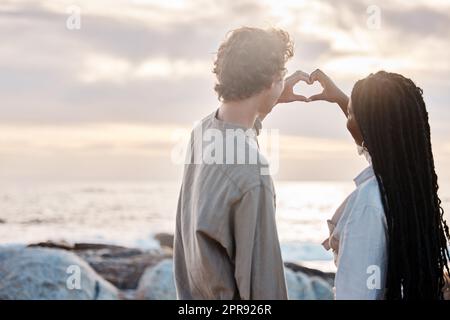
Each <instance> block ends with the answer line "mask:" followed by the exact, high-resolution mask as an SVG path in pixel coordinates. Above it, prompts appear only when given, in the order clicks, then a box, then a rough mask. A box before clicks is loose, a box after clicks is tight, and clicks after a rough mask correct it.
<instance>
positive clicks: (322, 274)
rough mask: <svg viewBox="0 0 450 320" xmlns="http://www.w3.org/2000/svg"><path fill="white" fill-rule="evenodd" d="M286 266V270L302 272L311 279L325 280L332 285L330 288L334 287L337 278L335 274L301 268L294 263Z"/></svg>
mask: <svg viewBox="0 0 450 320" xmlns="http://www.w3.org/2000/svg"><path fill="white" fill-rule="evenodd" d="M284 266H285V267H286V268H289V269H291V270H292V271H294V272H301V273H303V274H306V275H307V276H310V277H319V278H322V279H323V280H325V281H326V282H328V284H330V286H334V277H335V273H334V272H323V271H320V270H317V269H311V268H307V267H304V266H301V265H299V264H296V263H293V262H285V263H284Z"/></svg>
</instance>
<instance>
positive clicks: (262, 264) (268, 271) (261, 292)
mask: <svg viewBox="0 0 450 320" xmlns="http://www.w3.org/2000/svg"><path fill="white" fill-rule="evenodd" d="M233 220H234V221H233V228H234V237H235V239H234V240H235V241H234V242H235V279H236V284H237V287H238V290H239V295H240V298H241V299H244V300H249V299H252V300H256V299H261V300H269V299H271V300H276V299H287V290H286V281H285V277H284V267H283V261H282V258H281V250H280V244H279V240H278V234H277V229H276V223H275V199H274V195H273V193H272V192H271V191H270V190H268V189H267V188H266V187H264V186H258V187H255V188H253V189H251V190H250V191H247V192H246V193H245V194H244V196H243V197H242V199H241V201H240V202H239V203H238V204H237V205H236V206H235V211H234V219H233Z"/></svg>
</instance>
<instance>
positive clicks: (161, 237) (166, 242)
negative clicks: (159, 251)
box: [155, 233, 173, 249]
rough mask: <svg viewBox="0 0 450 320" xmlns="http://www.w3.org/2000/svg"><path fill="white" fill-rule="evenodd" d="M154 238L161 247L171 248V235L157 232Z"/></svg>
mask: <svg viewBox="0 0 450 320" xmlns="http://www.w3.org/2000/svg"><path fill="white" fill-rule="evenodd" d="M155 239H156V240H158V241H159V244H160V245H161V247H167V248H170V249H173V235H172V234H168V233H158V234H156V235H155Z"/></svg>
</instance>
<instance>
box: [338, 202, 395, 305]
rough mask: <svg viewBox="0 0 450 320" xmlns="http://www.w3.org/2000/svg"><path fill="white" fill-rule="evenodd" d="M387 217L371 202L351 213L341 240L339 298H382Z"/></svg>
mask: <svg viewBox="0 0 450 320" xmlns="http://www.w3.org/2000/svg"><path fill="white" fill-rule="evenodd" d="M358 211H359V212H358ZM384 219H385V217H384V213H383V212H382V211H381V210H380V209H379V208H376V207H372V206H366V207H364V208H363V209H361V208H360V209H359V210H358V209H356V208H355V209H354V211H353V212H351V213H350V216H349V218H348V220H347V222H346V224H345V226H344V227H343V230H342V232H341V236H340V241H339V252H338V264H337V265H338V269H337V273H336V280H335V287H336V299H337V300H343V299H346V300H377V299H383V297H384V286H385V275H386V262H387V257H386V243H387V241H386V224H385V220H384Z"/></svg>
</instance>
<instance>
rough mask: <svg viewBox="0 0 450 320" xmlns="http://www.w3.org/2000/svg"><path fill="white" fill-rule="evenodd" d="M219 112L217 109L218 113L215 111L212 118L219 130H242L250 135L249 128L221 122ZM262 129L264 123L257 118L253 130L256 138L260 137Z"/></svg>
mask: <svg viewBox="0 0 450 320" xmlns="http://www.w3.org/2000/svg"><path fill="white" fill-rule="evenodd" d="M218 112H219V109H217V110H216V111H214V112H213V113H212V114H211V116H212V121H213V123H214V124H215V125H216V126H218V127H219V128H223V129H242V130H244V131H245V132H246V133H248V128H246V127H244V126H242V125H238V124H234V123H229V122H225V121H222V120H219V119H218V118H217V113H218ZM261 129H262V121H261V119H260V118H259V117H256V120H255V123H254V124H253V128H252V130H251V131H253V133H254V135H255V136H259V133H260V132H261Z"/></svg>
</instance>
